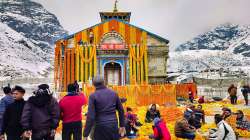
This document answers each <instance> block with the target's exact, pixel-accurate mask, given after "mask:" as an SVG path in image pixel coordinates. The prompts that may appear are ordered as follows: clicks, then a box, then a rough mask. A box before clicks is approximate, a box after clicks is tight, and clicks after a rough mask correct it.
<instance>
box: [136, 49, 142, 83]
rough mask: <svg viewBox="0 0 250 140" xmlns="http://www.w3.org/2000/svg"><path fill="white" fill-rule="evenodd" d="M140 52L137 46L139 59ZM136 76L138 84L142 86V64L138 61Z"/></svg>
mask: <svg viewBox="0 0 250 140" xmlns="http://www.w3.org/2000/svg"><path fill="white" fill-rule="evenodd" d="M139 50H140V48H139V46H136V55H137V57H139V53H140V51H139ZM136 75H137V83H138V84H140V83H141V74H140V63H139V62H138V61H136Z"/></svg>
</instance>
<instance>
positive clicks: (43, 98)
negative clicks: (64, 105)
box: [28, 94, 52, 107]
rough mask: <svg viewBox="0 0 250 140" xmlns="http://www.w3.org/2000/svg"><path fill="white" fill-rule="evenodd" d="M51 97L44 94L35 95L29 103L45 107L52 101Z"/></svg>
mask: <svg viewBox="0 0 250 140" xmlns="http://www.w3.org/2000/svg"><path fill="white" fill-rule="evenodd" d="M51 98H52V97H51V95H49V94H43V95H35V96H32V97H30V98H29V100H28V102H30V103H31V104H33V105H34V106H37V107H44V106H45V105H47V104H48V103H49V102H50V100H51Z"/></svg>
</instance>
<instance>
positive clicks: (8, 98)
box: [0, 86, 14, 132]
mask: <svg viewBox="0 0 250 140" xmlns="http://www.w3.org/2000/svg"><path fill="white" fill-rule="evenodd" d="M3 92H4V94H5V96H4V97H3V98H2V99H1V101H0V132H1V129H2V126H3V125H2V124H3V114H4V112H5V110H6V108H7V107H8V105H10V104H11V103H13V102H14V98H13V96H12V95H11V88H10V87H8V86H7V87H4V88H3Z"/></svg>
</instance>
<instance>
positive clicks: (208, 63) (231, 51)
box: [168, 23, 250, 73]
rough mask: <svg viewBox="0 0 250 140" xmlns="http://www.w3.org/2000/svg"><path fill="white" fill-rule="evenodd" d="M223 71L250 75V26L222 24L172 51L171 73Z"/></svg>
mask: <svg viewBox="0 0 250 140" xmlns="http://www.w3.org/2000/svg"><path fill="white" fill-rule="evenodd" d="M219 69H223V70H227V71H244V72H245V73H250V26H240V25H234V24H228V23H227V24H224V25H220V26H218V27H216V28H215V29H213V30H211V31H209V32H206V33H204V34H202V35H199V36H198V37H195V38H194V39H192V40H191V41H188V42H186V43H184V44H182V45H180V46H178V47H177V49H176V51H174V52H170V59H169V68H168V71H170V72H178V71H179V72H182V71H185V72H193V71H197V72H200V71H205V70H219Z"/></svg>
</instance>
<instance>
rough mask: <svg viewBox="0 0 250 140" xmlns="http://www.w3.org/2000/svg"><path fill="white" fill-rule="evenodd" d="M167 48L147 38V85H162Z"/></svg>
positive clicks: (165, 75)
mask: <svg viewBox="0 0 250 140" xmlns="http://www.w3.org/2000/svg"><path fill="white" fill-rule="evenodd" d="M168 53H169V46H168V45H167V44H166V43H165V42H163V41H159V40H157V39H155V38H152V37H149V38H148V76H149V83H150V84H154V83H164V82H165V81H166V78H167V60H168Z"/></svg>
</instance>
